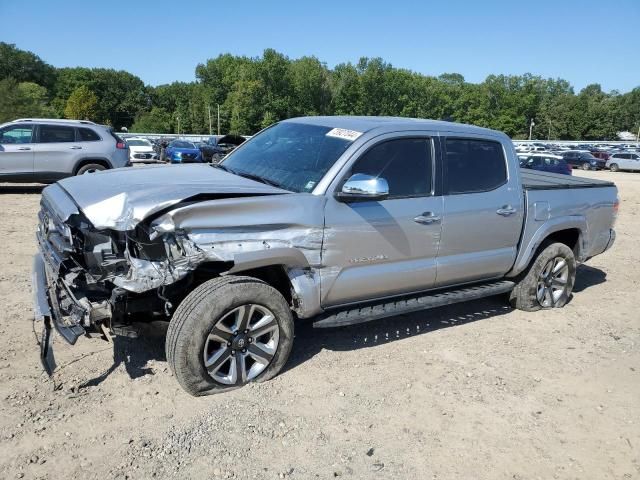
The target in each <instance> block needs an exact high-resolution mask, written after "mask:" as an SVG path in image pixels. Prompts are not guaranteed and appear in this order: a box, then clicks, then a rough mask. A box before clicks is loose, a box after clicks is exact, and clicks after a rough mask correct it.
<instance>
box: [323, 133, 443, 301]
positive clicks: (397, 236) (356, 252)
mask: <svg viewBox="0 0 640 480" xmlns="http://www.w3.org/2000/svg"><path fill="white" fill-rule="evenodd" d="M363 150H364V152H363V153H362V154H361V155H359V156H358V158H357V159H356V160H355V162H353V163H352V164H351V167H350V168H348V171H347V172H345V173H344V174H343V176H342V177H341V179H342V181H341V182H340V183H339V184H337V191H340V190H341V188H342V184H343V183H344V181H346V180H347V179H348V178H349V177H351V176H352V175H354V174H358V173H361V174H366V175H371V176H374V177H378V178H384V179H385V180H386V181H387V183H388V184H389V195H388V197H387V198H385V199H383V200H361V201H350V202H345V201H341V200H339V199H337V198H336V197H335V196H334V195H332V194H331V193H328V196H327V204H326V207H325V234H324V242H323V250H322V262H323V268H322V270H321V295H322V299H321V302H322V305H323V306H334V305H340V304H346V303H351V302H358V301H363V300H368V299H377V298H381V297H385V296H393V295H397V294H403V293H410V292H414V291H420V290H426V289H428V288H430V287H432V286H433V285H434V283H435V279H436V257H437V254H438V246H439V243H440V231H441V226H442V225H441V223H442V210H443V206H442V197H441V196H435V188H434V186H435V181H434V171H435V168H434V161H435V160H434V159H435V149H434V145H433V142H432V139H431V138H429V137H426V136H415V135H414V136H406V137H398V136H397V135H396V136H387V138H384V139H380V140H378V139H376V140H372V142H371V143H369V144H368V145H365V146H364V147H363ZM334 193H335V192H334Z"/></svg>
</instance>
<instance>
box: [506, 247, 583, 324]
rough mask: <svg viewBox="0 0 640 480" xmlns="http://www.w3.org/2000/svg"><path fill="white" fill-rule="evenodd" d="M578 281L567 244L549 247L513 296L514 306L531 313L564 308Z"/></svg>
mask: <svg viewBox="0 0 640 480" xmlns="http://www.w3.org/2000/svg"><path fill="white" fill-rule="evenodd" d="M575 279H576V259H575V256H574V254H573V251H572V250H571V249H570V248H569V247H568V246H566V245H565V244H563V243H552V244H549V245H548V246H547V247H545V248H544V249H543V250H542V251H541V252H540V253H539V254H538V256H537V257H536V259H535V260H534V261H533V263H532V264H531V266H530V267H529V270H528V272H527V273H526V275H525V276H524V277H523V278H522V279H521V280H520V282H518V284H517V285H516V287H515V288H514V289H513V291H512V292H511V296H510V301H511V305H512V306H513V307H514V308H517V309H519V310H525V311H528V312H534V311H536V310H540V309H541V308H560V307H564V306H565V305H566V303H567V301H568V300H569V297H570V296H571V292H572V291H573V284H574V282H575Z"/></svg>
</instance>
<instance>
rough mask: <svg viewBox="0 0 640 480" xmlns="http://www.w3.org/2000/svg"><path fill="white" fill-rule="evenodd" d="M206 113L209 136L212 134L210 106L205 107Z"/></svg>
mask: <svg viewBox="0 0 640 480" xmlns="http://www.w3.org/2000/svg"><path fill="white" fill-rule="evenodd" d="M207 111H208V112H209V135H211V134H212V133H213V129H212V127H211V105H207Z"/></svg>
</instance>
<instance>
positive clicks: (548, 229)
mask: <svg viewBox="0 0 640 480" xmlns="http://www.w3.org/2000/svg"><path fill="white" fill-rule="evenodd" d="M585 238H587V221H586V219H585V218H584V217H582V216H571V217H562V218H556V219H553V220H549V221H547V222H546V223H544V224H543V225H542V226H541V227H540V228H538V230H536V232H535V233H534V234H533V236H532V237H531V239H530V240H529V241H528V242H527V243H526V244H523V245H522V246H521V249H520V252H519V253H518V257H517V258H516V262H515V264H514V266H513V268H512V269H511V271H510V272H509V273H508V274H507V276H508V277H515V276H517V275H519V274H520V273H522V272H523V271H525V270H526V269H527V268H528V267H529V265H531V262H532V261H534V260H535V258H536V256H537V255H538V252H539V251H540V250H541V249H542V248H544V247H545V246H546V245H548V244H549V243H554V242H558V243H562V244H564V245H567V246H568V247H569V248H570V249H571V250H573V253H574V255H575V257H576V260H577V261H579V262H580V261H582V257H583V252H584V251H585V246H584V241H585Z"/></svg>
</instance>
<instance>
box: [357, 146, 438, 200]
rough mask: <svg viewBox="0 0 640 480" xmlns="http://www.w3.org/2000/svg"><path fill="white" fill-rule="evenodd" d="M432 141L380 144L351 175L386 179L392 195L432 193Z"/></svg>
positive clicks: (364, 157) (425, 194) (393, 196)
mask: <svg viewBox="0 0 640 480" xmlns="http://www.w3.org/2000/svg"><path fill="white" fill-rule="evenodd" d="M432 162H433V160H432V155H431V140H429V139H426V138H400V139H396V140H389V141H386V142H383V143H379V144H377V145H375V146H374V147H372V148H371V149H370V150H368V151H367V152H366V153H365V154H364V155H363V156H362V157H360V158H359V159H358V160H357V161H356V163H355V165H354V166H353V168H352V169H351V174H352V175H353V174H356V173H363V174H366V175H371V176H374V177H380V178H384V179H385V180H386V181H387V183H388V184H389V197H388V198H403V197H419V196H428V195H431V193H432V184H433V163H432Z"/></svg>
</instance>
